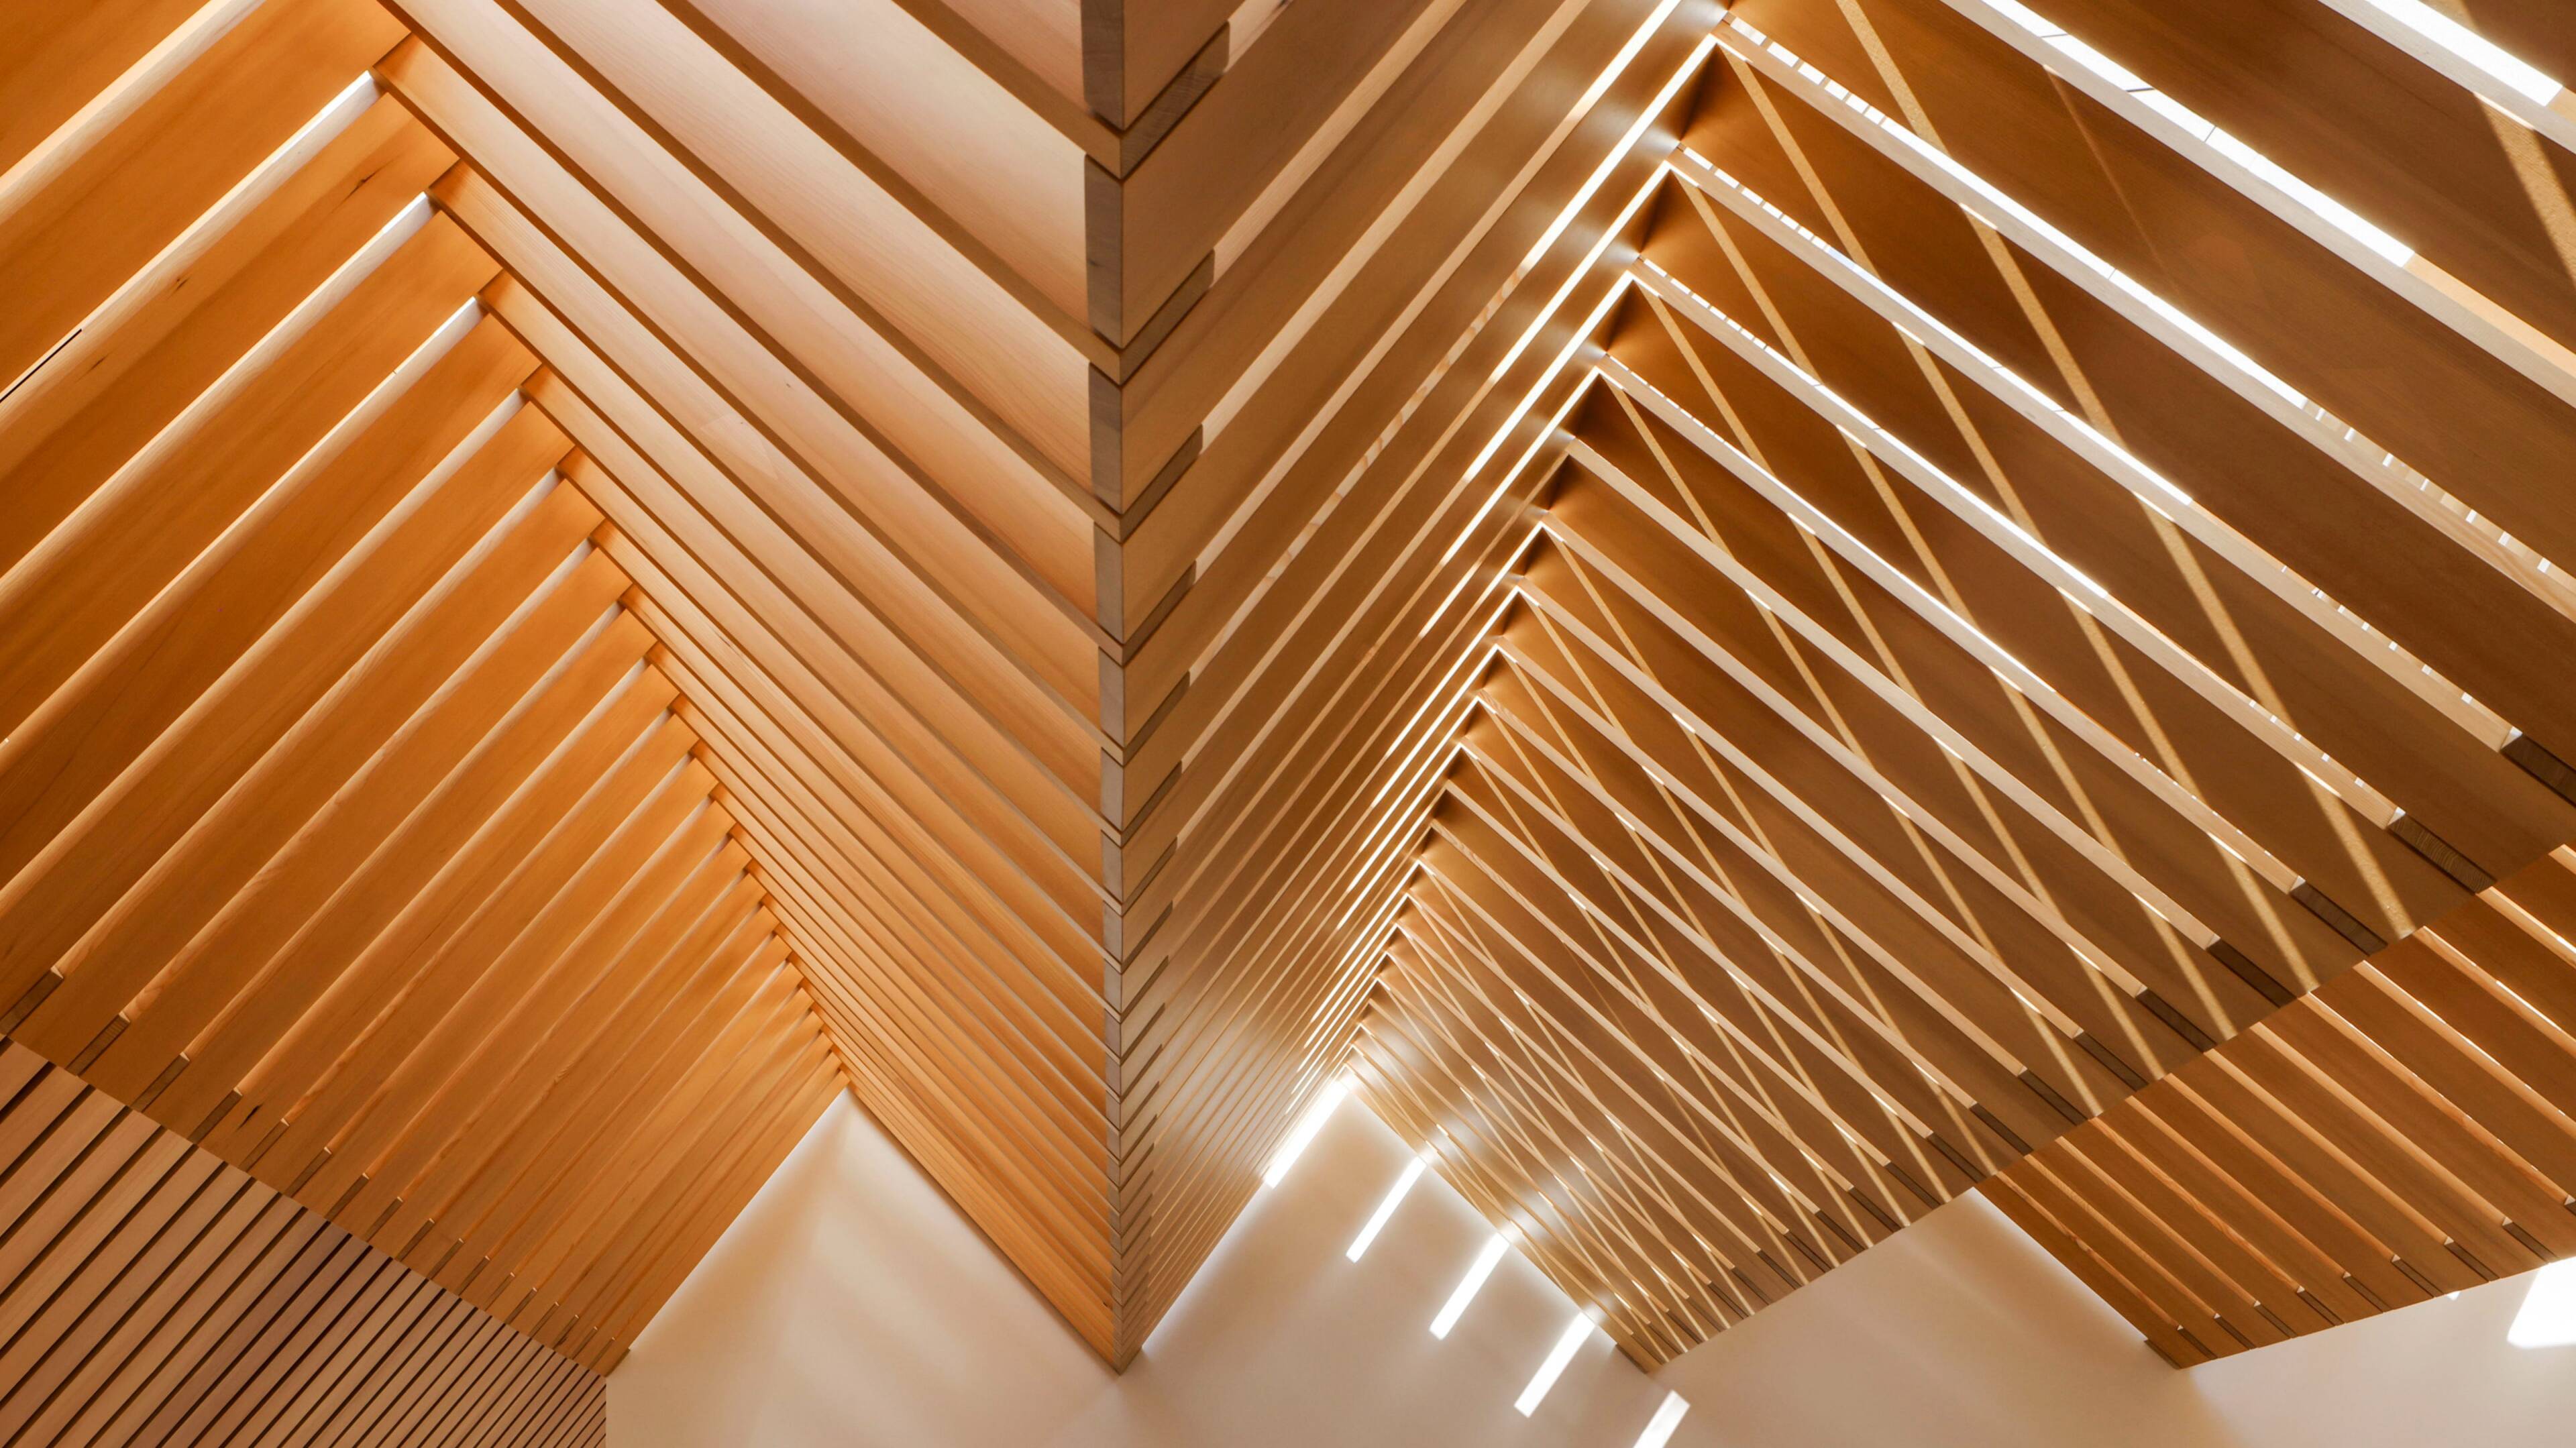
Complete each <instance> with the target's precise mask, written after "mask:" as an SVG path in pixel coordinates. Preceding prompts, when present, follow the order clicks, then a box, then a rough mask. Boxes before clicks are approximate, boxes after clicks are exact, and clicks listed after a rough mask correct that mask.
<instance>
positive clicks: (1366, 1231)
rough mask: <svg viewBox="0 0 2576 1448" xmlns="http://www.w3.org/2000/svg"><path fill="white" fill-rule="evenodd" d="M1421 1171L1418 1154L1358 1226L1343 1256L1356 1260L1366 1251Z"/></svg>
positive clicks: (1418, 1178) (1418, 1177)
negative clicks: (1363, 1223) (1362, 1225)
mask: <svg viewBox="0 0 2576 1448" xmlns="http://www.w3.org/2000/svg"><path fill="white" fill-rule="evenodd" d="M1422 1172H1423V1165H1422V1158H1420V1157H1418V1156H1417V1157H1415V1158H1414V1159H1413V1160H1411V1161H1408V1162H1406V1163H1405V1164H1404V1174H1403V1175H1402V1176H1399V1177H1397V1178H1396V1179H1395V1185H1394V1186H1392V1187H1389V1188H1388V1189H1387V1193H1386V1200H1384V1201H1382V1202H1379V1203H1378V1204H1377V1210H1376V1211H1374V1212H1371V1213H1369V1219H1368V1225H1367V1226H1364V1227H1362V1228H1360V1234H1359V1235H1358V1236H1356V1237H1354V1238H1352V1239H1351V1246H1350V1250H1349V1251H1347V1252H1344V1253H1343V1254H1342V1255H1343V1256H1345V1257H1348V1258H1349V1259H1350V1260H1352V1261H1354V1262H1356V1261H1358V1260H1360V1258H1361V1257H1362V1256H1363V1255H1365V1254H1366V1253H1367V1251H1368V1249H1369V1243H1371V1242H1374V1241H1376V1240H1377V1234H1378V1233H1379V1232H1382V1231H1384V1230H1385V1229H1386V1224H1387V1220H1388V1219H1389V1218H1391V1217H1393V1216H1394V1215H1395V1209H1396V1208H1397V1207H1399V1206H1402V1205H1403V1204H1404V1196H1405V1193H1407V1192H1410V1191H1412V1190H1413V1184H1414V1183H1415V1182H1418V1181H1420V1180H1422Z"/></svg>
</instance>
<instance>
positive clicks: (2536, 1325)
mask: <svg viewBox="0 0 2576 1448" xmlns="http://www.w3.org/2000/svg"><path fill="white" fill-rule="evenodd" d="M2504 1340H2505V1341H2507V1342H2509V1343H2512V1344H2513V1345H2514V1346H2515V1347H2568V1346H2571V1345H2576V1260H2571V1261H2566V1262H2558V1263H2554V1264H2552V1265H2550V1266H2547V1267H2543V1268H2541V1269H2540V1271H2539V1272H2538V1273H2537V1274H2535V1275H2534V1276H2533V1277H2532V1279H2531V1291H2530V1292H2529V1293H2527V1294H2526V1295H2525V1296H2524V1297H2523V1299H2522V1310H2521V1311H2520V1312H2517V1313H2515V1314H2514V1315H2513V1326H2511V1327H2509V1328H2506V1329H2505V1334H2504Z"/></svg>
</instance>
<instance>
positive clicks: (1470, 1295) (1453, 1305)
mask: <svg viewBox="0 0 2576 1448" xmlns="http://www.w3.org/2000/svg"><path fill="white" fill-rule="evenodd" d="M1511 1245H1512V1244H1511V1243H1509V1242H1507V1241H1505V1240H1503V1234H1502V1233H1500V1232H1496V1233H1495V1234H1494V1235H1493V1236H1491V1237H1488V1238H1487V1239H1485V1247H1484V1250H1483V1251H1481V1252H1478V1253H1477V1254H1476V1260H1475V1261H1473V1262H1471V1263H1469V1264H1467V1275H1466V1276H1465V1277H1463V1278H1460V1279H1459V1282H1458V1290H1457V1291H1455V1292H1452V1293H1450V1294H1449V1300H1448V1301H1447V1302H1444V1303H1442V1304H1441V1305H1440V1315H1439V1316H1438V1317H1435V1318H1433V1319H1431V1335H1432V1336H1433V1337H1447V1336H1448V1335H1449V1329H1451V1328H1453V1327H1456V1326H1457V1325H1458V1319H1459V1318H1460V1317H1461V1316H1463V1315H1465V1313H1466V1311H1467V1304H1468V1303H1470V1302H1473V1301H1475V1300H1476V1292H1477V1289H1479V1288H1481V1287H1483V1286H1484V1285H1485V1279H1486V1278H1488V1277H1491V1276H1493V1275H1494V1264H1495V1263H1497V1262H1500V1261H1502V1260H1503V1253H1504V1252H1505V1251H1506V1250H1508V1249H1509V1248H1510V1247H1511Z"/></svg>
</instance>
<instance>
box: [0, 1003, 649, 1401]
mask: <svg viewBox="0 0 2576 1448" xmlns="http://www.w3.org/2000/svg"><path fill="white" fill-rule="evenodd" d="M0 1072H5V1073H6V1077H7V1079H10V1080H13V1081H16V1082H18V1083H19V1084H18V1087H17V1089H16V1090H15V1091H14V1092H13V1093H12V1094H11V1095H10V1096H9V1097H8V1099H7V1101H6V1104H5V1106H0V1131H7V1132H10V1133H12V1134H13V1135H15V1136H22V1137H30V1138H35V1139H39V1140H41V1141H42V1142H43V1143H44V1145H45V1147H47V1148H49V1149H46V1150H38V1151H31V1152H24V1153H20V1154H18V1155H16V1156H14V1157H12V1158H11V1159H10V1161H9V1163H8V1164H7V1166H6V1168H5V1175H0V1222H5V1223H6V1224H7V1231H8V1233H9V1238H8V1240H9V1252H10V1254H11V1257H12V1259H13V1260H12V1265H11V1270H10V1271H9V1273H8V1282H9V1285H8V1289H7V1291H6V1292H5V1293H0V1322H6V1323H7V1324H8V1332H9V1337H10V1347H9V1349H8V1358H9V1362H10V1370H9V1375H8V1378H7V1383H8V1386H7V1388H6V1389H5V1390H0V1427H4V1428H5V1430H6V1431H7V1432H8V1433H9V1434H11V1435H12V1437H13V1439H14V1440H15V1441H20V1442H34V1443H59V1444H89V1443H105V1442H133V1441H156V1440H157V1441H194V1440H198V1439H202V1438H204V1437H205V1436H206V1435H209V1434H211V1435H213V1436H215V1437H225V1436H226V1435H229V1438H228V1441H232V1442H239V1443H260V1444H279V1445H283V1444H289V1443H311V1442H320V1441H329V1440H330V1439H329V1437H328V1436H327V1435H335V1434H344V1433H353V1432H358V1431H360V1430H361V1429H362V1428H363V1426H364V1425H366V1424H367V1423H369V1422H370V1421H371V1420H373V1419H374V1418H376V1417H377V1416H379V1415H381V1414H382V1413H383V1412H384V1410H385V1409H386V1408H387V1407H390V1406H391V1405H392V1404H394V1403H395V1402H398V1401H399V1400H400V1397H401V1395H403V1394H404V1393H406V1392H412V1391H415V1388H414V1385H416V1384H418V1383H421V1382H424V1381H431V1380H435V1381H437V1382H439V1383H440V1388H439V1401H440V1402H441V1403H442V1404H443V1405H444V1406H445V1407H446V1408H447V1409H448V1410H449V1411H451V1412H454V1413H457V1414H459V1415H460V1416H462V1415H473V1416H475V1417H476V1418H477V1420H478V1421H480V1422H481V1423H483V1424H484V1431H485V1433H486V1434H487V1437H486V1440H485V1441H490V1442H495V1443H513V1444H529V1445H556V1444H583V1443H586V1444H600V1443H605V1442H606V1441H607V1436H606V1423H605V1420H604V1417H603V1416H602V1414H603V1411H604V1403H605V1398H606V1389H605V1385H604V1383H603V1382H602V1381H601V1379H600V1377H599V1376H598V1375H597V1374H596V1373H595V1372H593V1371H591V1370H588V1369H585V1368H583V1367H580V1366H578V1365H576V1364H575V1363H573V1362H571V1361H568V1360H566V1359H565V1358H563V1357H561V1356H558V1355H557V1354H555V1353H552V1352H549V1351H547V1350H546V1349H545V1348H544V1347H543V1346H541V1345H540V1344H539V1343H538V1342H536V1341H535V1340H533V1339H531V1338H529V1337H526V1336H524V1335H521V1334H519V1333H516V1332H513V1331H511V1330H509V1329H507V1328H503V1327H501V1326H500V1325H499V1324H497V1323H495V1322H493V1321H492V1319H490V1318H489V1317H487V1316H485V1315H484V1314H482V1313H480V1312H478V1311H476V1310H475V1309H474V1308H472V1307H470V1306H468V1305H467V1304H466V1303H465V1302H464V1301H463V1300H462V1299H460V1298H458V1297H457V1296H455V1295H454V1294H452V1293H450V1292H448V1291H446V1290H445V1289H443V1288H440V1287H438V1286H436V1285H435V1284H433V1283H431V1282H429V1281H428V1280H426V1279H425V1278H423V1277H421V1276H419V1275H417V1274H415V1273H413V1272H410V1271H407V1270H405V1269H404V1268H402V1267H401V1266H399V1265H397V1264H396V1263H394V1262H392V1261H390V1260H388V1259H387V1258H385V1257H384V1256H382V1255H381V1254H378V1253H375V1252H373V1251H370V1250H369V1249H367V1248H366V1247H365V1246H364V1245H363V1244H362V1243H360V1242H359V1241H357V1240H356V1239H355V1238H353V1237H351V1236H350V1235H349V1234H348V1233H347V1232H345V1231H343V1230H342V1229H341V1228H339V1227H337V1226H334V1225H332V1224H331V1223H329V1222H328V1221H326V1220H324V1219H323V1217H322V1216H321V1215H320V1214H319V1213H317V1212H314V1211H313V1210H311V1209H309V1208H306V1207H301V1206H298V1205H297V1204H296V1203H295V1202H293V1201H291V1200H288V1199H286V1198H283V1197H281V1196H280V1195H279V1194H278V1193H277V1192H276V1191H274V1190H273V1189H271V1188H270V1187H268V1186H266V1185H265V1184H263V1183H261V1182H259V1181H257V1180H255V1179H253V1178H252V1177H250V1176H249V1175H247V1174H245V1173H244V1172H242V1171H241V1170H240V1169H238V1168H237V1167H234V1166H231V1165H229V1164H227V1163H225V1162H223V1161H221V1160H220V1159H218V1158H217V1157H215V1156H214V1155H213V1154H211V1153H209V1152H207V1151H205V1150H204V1149H202V1148H200V1147H196V1146H192V1145H191V1144H189V1142H188V1141H187V1139H186V1138H184V1137H182V1136H179V1135H177V1134H175V1133H173V1132H171V1131H169V1130H168V1129H166V1128H163V1127H161V1126H158V1125H156V1124H155V1123H153V1122H152V1121H151V1120H150V1119H149V1118H147V1117H145V1116H143V1115H140V1114H138V1113H135V1112H132V1111H130V1110H127V1109H125V1108H123V1107H121V1106H119V1105H117V1104H116V1103H115V1101H114V1100H113V1098H110V1097H108V1096H106V1095H104V1094H103V1093H101V1092H99V1091H96V1090H94V1089H92V1088H89V1087H87V1086H85V1085H83V1084H81V1083H80V1081H79V1079H78V1078H77V1077H75V1076H73V1075H72V1074H71V1073H69V1072H67V1071H64V1070H62V1069H61V1068H59V1067H56V1066H52V1065H50V1064H48V1063H46V1062H45V1061H44V1060H43V1058H41V1057H40V1056H38V1055H37V1054H36V1053H35V1052H33V1051H31V1050H29V1049H28V1048H27V1047H25V1046H23V1045H21V1044H19V1043H17V1042H15V1041H5V1040H0ZM535 1385H542V1386H543V1391H542V1392H530V1391H526V1390H525V1389H527V1388H529V1387H532V1386H535ZM379 1441H385V1440H379ZM390 1441H416V1440H413V1439H407V1438H400V1437H396V1438H394V1439H392V1440H390Z"/></svg>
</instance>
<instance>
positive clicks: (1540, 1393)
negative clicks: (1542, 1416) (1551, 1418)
mask: <svg viewBox="0 0 2576 1448" xmlns="http://www.w3.org/2000/svg"><path fill="white" fill-rule="evenodd" d="M1596 1320H1597V1314H1596V1313H1594V1311H1593V1310H1592V1309H1591V1308H1589V1307H1587V1308H1585V1309H1583V1310H1582V1311H1581V1312H1578V1313H1576V1314H1574V1320H1573V1321H1572V1322H1569V1323H1567V1324H1566V1325H1565V1331H1564V1332H1562V1333H1560V1334H1558V1336H1557V1339H1556V1346H1554V1347H1552V1348H1549V1349H1548V1350H1547V1361H1545V1362H1543V1363H1540V1364H1539V1365H1538V1372H1537V1373H1535V1374H1533V1375H1532V1376H1531V1378H1530V1380H1529V1386H1528V1387H1526V1388H1523V1389H1521V1395H1520V1396H1519V1397H1518V1398H1515V1399H1513V1400H1512V1406H1513V1407H1515V1408H1518V1409H1520V1413H1521V1416H1522V1417H1524V1418H1526V1417H1528V1416H1529V1415H1530V1414H1532V1413H1535V1412H1537V1411H1538V1405H1539V1403H1540V1402H1541V1401H1543V1400H1544V1399H1545V1398H1546V1397H1547V1390H1548V1389H1550V1388H1553V1387H1555V1386H1556V1380H1557V1378H1559V1377H1560V1376H1562V1375H1563V1374H1564V1372H1565V1365H1566V1364H1567V1363H1570V1362H1572V1361H1574V1353H1575V1350H1576V1349H1577V1348H1580V1347H1582V1346H1583V1340H1584V1339H1585V1338H1588V1337H1590V1336H1591V1335H1592V1327H1593V1324H1594V1322H1595V1321H1596Z"/></svg>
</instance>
